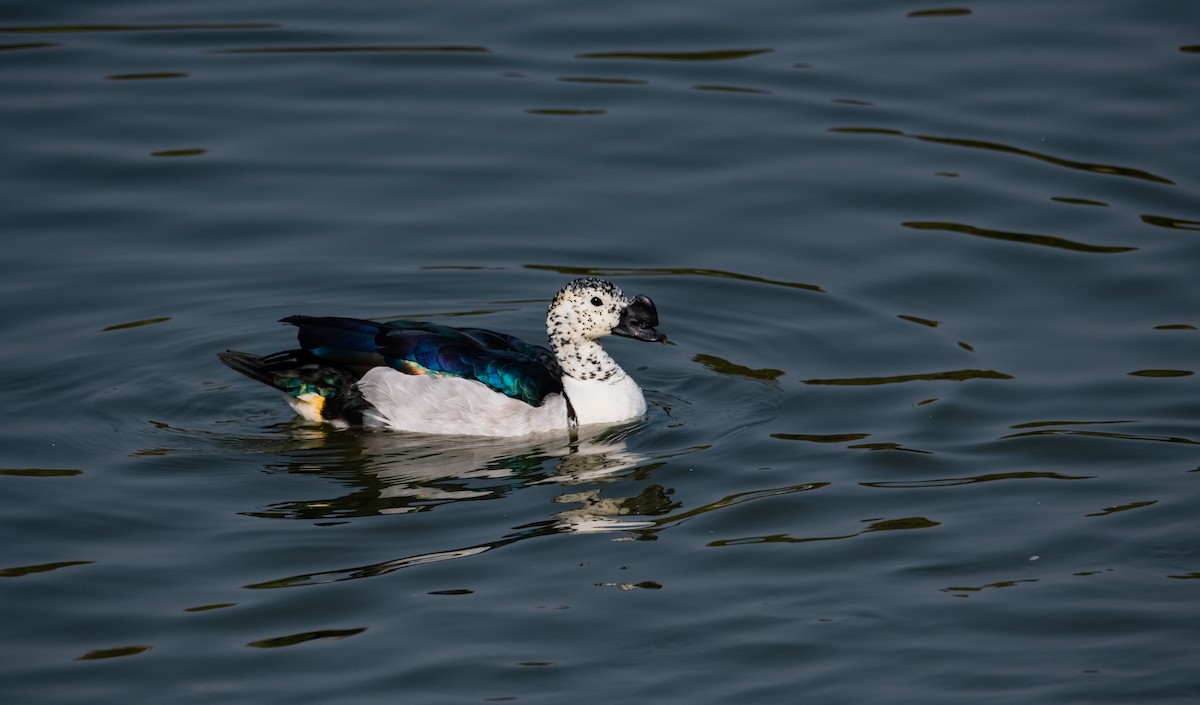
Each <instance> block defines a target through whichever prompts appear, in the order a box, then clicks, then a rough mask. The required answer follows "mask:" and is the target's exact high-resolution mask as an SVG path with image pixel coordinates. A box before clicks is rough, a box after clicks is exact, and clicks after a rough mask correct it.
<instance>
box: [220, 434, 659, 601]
mask: <svg viewBox="0 0 1200 705" xmlns="http://www.w3.org/2000/svg"><path fill="white" fill-rule="evenodd" d="M637 427H638V425H637V424H632V425H625V426H620V427H607V428H601V429H596V430H589V429H580V430H579V431H580V432H578V433H575V434H572V435H571V436H566V435H549V436H539V437H527V438H520V439H496V438H473V437H457V438H454V437H434V436H427V435H416V434H402V433H396V432H388V433H383V432H379V433H339V432H329V431H324V430H316V429H312V428H311V427H304V426H299V425H297V426H295V427H291V428H290V429H289V431H290V433H291V441H292V444H291V446H290V447H289V448H288V449H287V450H286V451H285V452H284V453H283V455H285V456H286V458H287V460H286V462H283V463H273V464H269V465H268V466H267V468H268V470H270V471H275V472H287V473H301V474H317V475H320V476H322V477H324V478H328V479H333V480H336V481H337V482H338V483H339V484H341V485H342V486H345V487H349V488H350V491H348V492H345V493H344V494H340V495H338V496H334V497H330V498H326V499H318V500H307V501H297V502H281V503H278V504H272V505H269V506H266V507H262V508H260V509H258V510H256V511H252V512H244V514H245V515H247V516H255V517H261V518H270V519H301V520H306V521H318V522H330V523H335V522H338V521H340V520H345V519H348V518H354V517H365V516H379V515H385V514H403V513H411V512H426V511H432V510H434V509H436V508H438V507H440V506H442V505H447V504H451V503H455V502H465V501H479V500H486V499H501V498H503V497H506V496H507V495H509V494H511V493H513V492H515V491H517V490H519V489H522V488H525V487H531V486H534V485H560V486H562V487H563V490H564V491H563V492H562V493H561V494H558V495H557V496H555V497H554V498H553V500H552V501H553V503H554V508H557V507H559V506H562V505H565V506H562V508H561V509H560V510H559V511H551V512H550V513H549V514H548V516H547V518H546V519H545V520H542V521H537V522H533V523H530V524H526V525H523V526H517V527H513V528H511V529H510V533H507V534H505V535H503V536H501V537H500V538H498V539H496V540H493V541H487V542H484V543H480V544H476V545H471V546H462V547H456V548H449V549H442V550H437V551H430V552H427V553H420V554H417V555H411V556H405V557H402V558H397V559H394V560H389V561H384V562H381V563H377V564H373V565H367V566H356V567H353V568H343V569H337V570H330V571H324V572H320V573H311V574H304V575H296V576H290V577H286V578H281V579H278V580H271V581H268V582H264V583H258V584H254V585H248V586H247V587H250V588H275V587H293V586H299V585H311V584H319V583H326V582H337V581H342V580H352V579H357V578H363V577H371V576H376V575H382V574H386V573H390V572H392V571H395V570H399V569H400V568H406V567H410V566H414V565H421V564H425V563H431V562H436V561H442V560H450V559H455V558H464V557H468V556H473V555H477V554H480V553H483V552H485V551H489V550H492V549H494V548H498V547H501V546H505V545H507V544H510V543H514V542H516V541H521V540H524V539H528V538H533V537H537V536H548V535H553V534H565V533H597V532H606V531H635V532H636V531H638V530H642V529H651V528H652V527H654V526H655V521H654V520H653V519H651V518H650V517H654V516H661V515H665V514H666V513H668V512H670V511H672V510H673V509H677V508H678V506H679V505H678V504H677V503H673V502H672V500H671V499H670V495H671V492H670V491H669V490H667V489H665V488H662V487H659V486H657V485H648V486H645V487H643V488H642V489H641V491H640V492H639V493H638V494H636V495H634V496H625V497H605V496H602V491H601V488H599V487H597V486H596V485H597V484H601V483H609V482H614V481H616V480H618V479H631V478H632V479H635V480H636V479H638V478H640V477H642V476H644V475H645V473H647V472H649V471H650V470H652V469H654V468H655V467H658V466H659V465H660V464H661V460H659V461H655V460H652V459H650V458H648V457H647V456H645V455H642V454H640V453H636V452H634V451H631V450H629V448H628V446H627V443H626V440H627V438H628V436H629V434H630V433H632V432H633V431H634V430H636V429H637Z"/></svg>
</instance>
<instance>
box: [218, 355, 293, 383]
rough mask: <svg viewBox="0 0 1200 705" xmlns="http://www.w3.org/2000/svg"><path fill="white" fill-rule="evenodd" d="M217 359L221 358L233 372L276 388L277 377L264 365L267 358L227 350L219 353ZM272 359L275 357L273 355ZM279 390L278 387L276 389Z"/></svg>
mask: <svg viewBox="0 0 1200 705" xmlns="http://www.w3.org/2000/svg"><path fill="white" fill-rule="evenodd" d="M217 357H219V358H221V362H223V363H225V365H226V367H228V368H229V369H231V370H236V371H237V372H241V373H242V374H244V375H246V376H247V377H249V378H250V379H253V380H257V381H259V382H262V383H263V384H265V385H267V386H268V387H275V386H276V385H275V377H274V375H273V374H272V373H271V372H270V370H269V369H268V366H267V365H266V364H264V361H265V360H266V358H264V357H261V356H259V355H252V354H250V353H246V352H241V351H239V350H226V351H225V352H219V353H217ZM271 357H274V356H273V355H272V356H271ZM276 389H278V387H276Z"/></svg>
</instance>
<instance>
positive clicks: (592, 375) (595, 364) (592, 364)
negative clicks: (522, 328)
mask: <svg viewBox="0 0 1200 705" xmlns="http://www.w3.org/2000/svg"><path fill="white" fill-rule="evenodd" d="M550 346H551V347H552V348H554V356H555V357H556V358H557V359H558V364H559V365H560V366H561V367H562V370H563V375H565V376H567V377H570V378H572V379H575V380H579V381H581V382H608V383H609V384H616V383H617V382H620V381H621V380H622V379H624V378H626V377H628V375H626V374H625V370H623V369H621V366H620V365H618V364H617V361H616V360H614V359H612V356H610V355H609V354H608V353H607V352H605V350H604V348H602V347H600V343H597V342H596V341H594V340H582V341H573V342H564V341H556V340H551V341H550Z"/></svg>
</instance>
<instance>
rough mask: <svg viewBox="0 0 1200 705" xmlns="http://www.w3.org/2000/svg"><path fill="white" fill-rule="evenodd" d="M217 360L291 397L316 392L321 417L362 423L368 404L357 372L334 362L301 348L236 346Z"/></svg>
mask: <svg viewBox="0 0 1200 705" xmlns="http://www.w3.org/2000/svg"><path fill="white" fill-rule="evenodd" d="M217 357H219V358H221V362H223V363H225V365H227V366H228V367H229V368H230V369H232V370H236V371H237V372H240V373H242V374H244V375H246V376H247V377H249V378H250V379H253V380H256V381H258V382H262V383H263V384H265V385H267V386H268V387H273V388H275V389H278V390H279V391H281V392H283V393H284V394H287V395H290V396H292V397H297V398H299V397H301V396H303V395H305V394H318V395H320V396H321V397H324V398H325V405H324V408H323V410H322V411H321V415H322V416H323V420H325V421H328V422H331V423H333V422H337V421H344V422H346V423H348V424H352V425H356V424H361V423H362V415H363V412H364V411H365V410H366V409H367V408H369V406H370V405H369V404H367V402H366V400H364V399H363V397H362V393H361V392H359V391H358V387H357V386H356V385H355V382H357V381H358V377H359V375H357V374H355V373H353V372H351V371H350V370H347V369H345V368H343V367H341V366H337V365H325V364H322V363H321V362H320V361H318V360H316V359H315V358H313V357H312V356H311V355H310V354H309V353H307V352H306V351H304V350H284V351H283V352H277V353H272V354H270V355H266V356H259V355H253V354H251V353H245V352H241V351H238V350H226V351H225V352H219V353H217Z"/></svg>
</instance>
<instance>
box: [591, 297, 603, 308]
mask: <svg viewBox="0 0 1200 705" xmlns="http://www.w3.org/2000/svg"><path fill="white" fill-rule="evenodd" d="M603 304H604V302H603V301H601V300H600V297H599V296H593V297H592V305H593V306H600V305H603Z"/></svg>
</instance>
